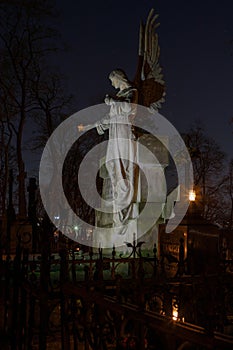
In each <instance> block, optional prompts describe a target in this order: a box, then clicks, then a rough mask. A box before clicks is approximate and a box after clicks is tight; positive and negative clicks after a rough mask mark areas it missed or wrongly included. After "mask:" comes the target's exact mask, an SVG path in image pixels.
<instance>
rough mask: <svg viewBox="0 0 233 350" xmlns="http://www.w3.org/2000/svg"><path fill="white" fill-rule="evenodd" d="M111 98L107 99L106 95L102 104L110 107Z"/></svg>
mask: <svg viewBox="0 0 233 350" xmlns="http://www.w3.org/2000/svg"><path fill="white" fill-rule="evenodd" d="M111 101H112V99H111V97H109V96H108V95H106V96H105V99H104V102H105V103H106V105H107V106H110V105H111Z"/></svg>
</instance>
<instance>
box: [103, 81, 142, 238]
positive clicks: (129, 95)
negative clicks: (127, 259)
mask: <svg viewBox="0 0 233 350" xmlns="http://www.w3.org/2000/svg"><path fill="white" fill-rule="evenodd" d="M136 99H137V90H136V89H135V88H133V87H131V86H130V87H128V88H127V89H124V90H122V91H119V92H118V94H117V95H116V99H112V98H111V99H110V112H109V114H108V115H107V116H105V117H104V118H103V119H102V120H101V121H100V122H97V123H96V128H97V132H98V133H99V134H103V133H104V131H105V130H107V129H108V130H109V141H108V146H107V152H106V161H105V165H106V168H107V171H108V174H109V177H110V180H111V184H112V197H113V200H112V205H113V227H118V228H119V230H117V232H118V233H119V234H124V233H125V231H126V224H127V222H128V220H130V219H134V218H136V217H137V215H138V206H137V205H136V203H138V202H139V196H140V191H139V171H138V165H137V143H136V141H135V137H134V134H133V132H132V124H131V120H132V119H133V118H134V116H135V113H136V104H135V103H136ZM132 103H133V104H132Z"/></svg>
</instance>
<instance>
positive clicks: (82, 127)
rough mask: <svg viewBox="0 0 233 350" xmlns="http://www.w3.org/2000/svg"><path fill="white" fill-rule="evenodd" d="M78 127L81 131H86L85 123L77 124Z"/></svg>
mask: <svg viewBox="0 0 233 350" xmlns="http://www.w3.org/2000/svg"><path fill="white" fill-rule="evenodd" d="M77 128H78V131H79V132H82V131H84V129H85V126H84V125H83V124H80V125H78V126H77Z"/></svg>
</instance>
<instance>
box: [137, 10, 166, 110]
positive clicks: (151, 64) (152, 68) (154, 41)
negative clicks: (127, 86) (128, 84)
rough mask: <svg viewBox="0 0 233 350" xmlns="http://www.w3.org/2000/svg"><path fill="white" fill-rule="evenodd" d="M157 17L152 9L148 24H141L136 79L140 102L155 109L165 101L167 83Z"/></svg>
mask: <svg viewBox="0 0 233 350" xmlns="http://www.w3.org/2000/svg"><path fill="white" fill-rule="evenodd" d="M157 18H158V15H155V14H154V9H152V10H151V11H150V13H149V15H148V18H147V21H146V25H144V24H143V23H141V25H140V34H139V52H138V56H139V57H138V67H137V72H136V75H135V79H134V84H135V86H136V87H137V89H138V92H139V96H138V103H139V104H141V105H143V106H146V107H150V108H152V109H153V110H158V109H159V108H160V107H161V103H162V102H164V101H165V99H164V97H165V83H164V80H163V74H162V68H161V67H160V64H159V57H160V47H159V44H158V34H157V33H156V31H155V30H156V28H157V27H158V26H159V25H160V23H158V22H157Z"/></svg>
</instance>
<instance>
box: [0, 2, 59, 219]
mask: <svg viewBox="0 0 233 350" xmlns="http://www.w3.org/2000/svg"><path fill="white" fill-rule="evenodd" d="M51 16H52V7H51V4H50V1H46V2H44V1H42V0H36V1H33V2H32V1H29V0H24V1H9V2H7V1H2V2H1V4H0V51H1V61H0V65H1V67H2V72H1V77H0V88H1V91H2V92H3V94H4V95H5V96H7V98H6V103H7V109H8V110H10V111H11V114H12V117H11V119H10V122H11V130H13V133H14V137H15V140H16V152H17V167H18V186H19V187H18V199H19V201H18V209H19V216H20V217H25V216H26V199H25V164H24V160H23V152H22V144H23V132H24V128H25V123H26V120H27V119H28V118H30V117H31V114H32V113H33V111H34V109H35V101H34V100H33V98H32V85H33V83H34V81H35V74H36V71H35V67H38V65H40V64H44V61H45V56H46V55H47V54H48V53H49V52H51V51H54V50H55V47H54V40H55V39H54V37H55V32H54V31H53V30H51V29H50V28H49V27H48V26H47V25H46V20H47V19H48V18H51Z"/></svg>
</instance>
